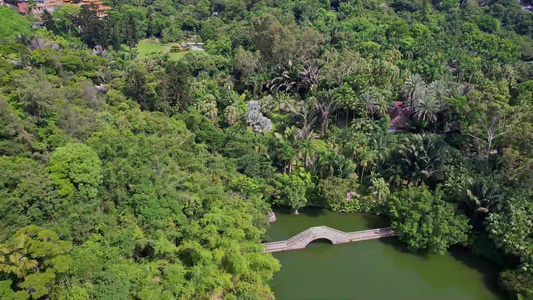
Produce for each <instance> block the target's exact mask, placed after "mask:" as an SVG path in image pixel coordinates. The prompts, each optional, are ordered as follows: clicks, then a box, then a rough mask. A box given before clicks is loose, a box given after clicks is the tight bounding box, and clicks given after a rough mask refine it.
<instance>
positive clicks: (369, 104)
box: [359, 93, 380, 116]
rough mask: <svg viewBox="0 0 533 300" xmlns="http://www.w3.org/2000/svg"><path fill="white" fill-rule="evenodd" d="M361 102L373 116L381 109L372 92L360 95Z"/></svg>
mask: <svg viewBox="0 0 533 300" xmlns="http://www.w3.org/2000/svg"><path fill="white" fill-rule="evenodd" d="M359 103H360V105H361V106H362V107H363V109H364V110H365V111H366V112H367V113H368V114H369V115H371V116H372V115H374V114H375V113H376V112H378V111H379V110H380V108H379V103H378V101H377V100H376V99H375V98H374V97H373V96H372V95H370V93H364V94H362V95H361V96H359Z"/></svg>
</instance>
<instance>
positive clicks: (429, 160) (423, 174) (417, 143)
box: [397, 134, 447, 185]
mask: <svg viewBox="0 0 533 300" xmlns="http://www.w3.org/2000/svg"><path fill="white" fill-rule="evenodd" d="M445 144H446V143H445V142H444V141H443V140H442V139H440V138H437V137H435V136H433V135H429V134H424V135H420V134H417V135H414V136H411V137H408V138H405V139H403V141H402V142H401V144H400V146H399V149H398V153H397V154H398V156H399V159H400V161H401V169H402V173H403V175H404V176H406V177H407V180H408V181H407V184H408V185H409V184H410V183H413V184H415V185H418V184H419V183H423V182H426V181H427V180H429V179H431V178H433V179H438V178H439V174H440V168H441V167H442V165H443V164H444V163H445V161H446V158H447V153H446V150H445V148H444V147H445Z"/></svg>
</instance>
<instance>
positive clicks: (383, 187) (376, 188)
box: [370, 177, 390, 203]
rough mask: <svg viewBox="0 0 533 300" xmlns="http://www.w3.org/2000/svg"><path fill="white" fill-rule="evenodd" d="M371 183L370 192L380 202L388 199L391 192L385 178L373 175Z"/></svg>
mask: <svg viewBox="0 0 533 300" xmlns="http://www.w3.org/2000/svg"><path fill="white" fill-rule="evenodd" d="M370 183H371V185H370V192H371V194H372V196H374V199H375V200H376V201H377V202H379V203H383V202H384V201H385V200H387V197H388V196H389V194H390V189H389V185H388V184H387V183H386V182H385V179H383V178H381V177H372V179H370Z"/></svg>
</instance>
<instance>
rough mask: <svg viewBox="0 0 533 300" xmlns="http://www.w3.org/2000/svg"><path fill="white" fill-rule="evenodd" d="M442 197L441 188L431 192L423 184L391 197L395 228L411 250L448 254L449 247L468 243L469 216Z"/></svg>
mask: <svg viewBox="0 0 533 300" xmlns="http://www.w3.org/2000/svg"><path fill="white" fill-rule="evenodd" d="M442 196H443V193H442V191H440V190H439V189H437V190H436V191H430V190H429V189H428V188H427V187H426V186H420V187H408V188H406V189H405V190H403V191H401V192H398V193H394V194H392V195H391V196H390V197H389V200H388V207H389V211H390V214H391V220H392V224H391V227H392V228H393V229H394V231H395V232H396V234H397V235H398V236H399V237H400V239H401V240H402V241H404V242H406V243H407V245H408V247H409V248H410V249H427V250H429V251H431V252H436V253H440V254H444V253H446V251H447V249H448V247H449V246H451V245H454V244H465V243H466V242H467V239H468V231H469V230H470V225H468V219H467V218H466V216H465V215H463V214H462V213H460V212H458V211H456V207H455V206H454V205H452V204H450V203H447V202H445V201H444V200H442Z"/></svg>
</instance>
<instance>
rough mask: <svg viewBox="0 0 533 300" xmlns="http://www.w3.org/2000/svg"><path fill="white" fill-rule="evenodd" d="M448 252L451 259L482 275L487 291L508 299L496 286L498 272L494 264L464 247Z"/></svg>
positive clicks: (451, 249) (457, 247)
mask: <svg viewBox="0 0 533 300" xmlns="http://www.w3.org/2000/svg"><path fill="white" fill-rule="evenodd" d="M449 251H450V254H451V255H452V256H453V258H455V259H456V260H458V261H459V262H461V263H462V264H464V265H466V266H468V267H469V268H472V269H474V270H477V271H478V272H479V273H481V274H483V279H482V280H483V284H484V285H485V287H487V289H488V290H490V291H491V292H492V293H494V294H496V295H498V296H499V298H500V299H509V297H507V296H506V295H505V294H504V292H503V291H502V289H501V288H500V286H499V284H498V273H499V271H500V270H499V268H498V267H496V266H495V264H494V263H492V262H491V261H490V260H488V259H487V258H484V257H481V256H478V255H476V254H474V253H473V252H472V251H471V250H470V249H468V248H465V247H461V246H456V247H452V248H450V250H449Z"/></svg>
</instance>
